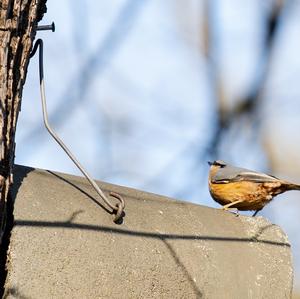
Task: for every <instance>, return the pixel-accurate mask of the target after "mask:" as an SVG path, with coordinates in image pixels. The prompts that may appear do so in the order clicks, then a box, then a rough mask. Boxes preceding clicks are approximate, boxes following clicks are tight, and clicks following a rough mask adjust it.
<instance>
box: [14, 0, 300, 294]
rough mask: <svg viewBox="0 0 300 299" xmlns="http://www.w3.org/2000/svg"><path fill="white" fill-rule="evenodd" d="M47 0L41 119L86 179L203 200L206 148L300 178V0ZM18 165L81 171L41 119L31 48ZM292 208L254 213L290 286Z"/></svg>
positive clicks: (298, 246) (299, 272)
mask: <svg viewBox="0 0 300 299" xmlns="http://www.w3.org/2000/svg"><path fill="white" fill-rule="evenodd" d="M47 6H48V12H47V14H46V15H45V17H44V19H43V21H42V22H41V23H42V24H48V23H51V22H52V21H54V22H55V24H56V32H55V33H51V32H39V33H38V37H41V38H43V39H44V43H45V50H44V60H45V82H46V94H47V100H48V110H49V118H50V122H51V124H52V126H53V127H54V128H55V129H56V131H57V132H58V134H59V136H60V137H61V138H62V139H63V140H64V142H65V143H66V144H67V145H68V146H69V147H70V149H71V150H72V151H73V153H74V154H75V156H77V157H78V158H79V160H80V161H81V163H82V164H83V165H84V166H85V167H86V169H87V170H88V171H89V172H90V173H91V174H92V175H93V177H95V178H97V179H100V180H104V181H107V182H110V183H115V184H120V185H125V186H129V187H133V188H138V189H143V190H145V191H149V192H154V193H159V194H162V195H167V196H171V197H175V198H178V199H181V200H186V201H191V202H194V203H198V204H202V205H208V206H212V207H218V205H217V204H216V203H215V202H214V201H213V200H212V199H211V197H210V195H209V193H208V188H207V173H208V165H207V161H208V160H215V159H222V160H225V161H227V162H230V163H232V164H234V165H236V166H241V167H246V168H250V169H255V170H258V171H264V172H268V173H272V174H274V175H276V176H279V177H282V178H285V179H289V180H291V181H294V182H298V183H300V134H299V129H300V117H299V113H300V84H299V78H300V58H299V53H300V38H299V37H300V1H299V0H290V1H288V0H282V1H280V0H264V1H261V0H248V1H240V0H186V1H180V0H166V1H159V0H152V1H149V0H148V1H147V0H114V1H92V0H77V1H71V0H68V1H67V0H65V1H60V0H51V1H48V4H47ZM16 163H18V164H23V165H27V166H33V167H39V168H46V169H51V170H56V171H61V172H66V173H73V174H76V175H81V174H80V173H79V172H78V171H77V169H76V167H75V166H74V165H73V164H72V162H71V161H70V160H69V159H68V157H67V156H66V155H65V153H64V152H63V151H62V150H61V149H60V147H59V146H58V145H57V144H56V143H55V141H54V140H53V139H52V138H51V137H50V135H49V134H48V133H47V131H46V129H45V128H44V126H43V122H42V113H41V105H40V96H39V85H38V65H37V56H36V57H34V58H33V59H32V60H31V62H30V66H29V71H28V75H27V81H26V85H25V89H24V92H23V103H22V111H21V114H20V116H19V123H18V130H17V150H16ZM246 214H247V213H246ZM299 214H300V193H299V192H296V191H293V192H288V193H285V194H284V195H280V196H278V197H277V198H276V199H275V200H274V201H273V202H272V203H271V204H269V205H268V206H267V207H266V208H265V209H264V210H263V211H262V212H260V215H263V216H265V217H267V218H269V219H270V221H271V222H273V223H275V224H278V225H280V226H281V227H282V228H283V229H284V231H285V232H286V233H287V234H288V236H289V240H290V242H291V244H292V251H293V258H294V265H295V282H294V285H295V286H294V288H295V292H298V293H299V291H300V234H299V233H298V227H299V225H300V217H299Z"/></svg>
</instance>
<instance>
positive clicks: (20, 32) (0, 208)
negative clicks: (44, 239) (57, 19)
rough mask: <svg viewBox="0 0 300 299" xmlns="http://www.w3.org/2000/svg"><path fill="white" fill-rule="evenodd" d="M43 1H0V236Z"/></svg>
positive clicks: (43, 7) (43, 9) (43, 10)
mask: <svg viewBox="0 0 300 299" xmlns="http://www.w3.org/2000/svg"><path fill="white" fill-rule="evenodd" d="M45 12H46V0H0V233H1V235H0V236H1V238H0V241H1V239H2V234H3V230H4V225H5V221H4V219H5V218H6V217H5V216H6V206H7V202H8V200H9V198H8V192H9V188H10V186H11V184H12V182H13V178H12V168H13V164H14V156H15V155H14V153H15V132H16V125H17V119H18V113H19V110H20V106H21V97H22V90H23V85H24V83H25V79H26V73H27V66H28V62H29V55H30V51H31V48H32V43H33V40H34V37H35V33H36V27H37V23H38V22H39V21H40V20H41V19H42V17H43V15H44V13H45Z"/></svg>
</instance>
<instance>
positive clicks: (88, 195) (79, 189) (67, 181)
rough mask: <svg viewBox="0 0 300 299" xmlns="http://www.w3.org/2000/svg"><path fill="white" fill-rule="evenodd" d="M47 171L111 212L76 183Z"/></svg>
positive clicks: (110, 212)
mask: <svg viewBox="0 0 300 299" xmlns="http://www.w3.org/2000/svg"><path fill="white" fill-rule="evenodd" d="M47 172H48V173H50V174H52V175H53V176H55V177H56V178H58V179H60V180H62V181H63V182H65V183H67V184H68V185H70V186H72V187H73V188H75V189H76V190H78V191H79V192H81V193H82V194H84V195H85V196H86V197H87V198H89V199H90V200H91V201H92V202H94V203H95V204H96V205H97V206H99V207H101V208H102V209H103V210H105V211H106V212H107V213H109V214H112V211H110V210H109V209H108V208H107V207H105V206H104V205H103V204H102V203H101V202H99V201H98V200H97V199H95V198H94V197H93V196H92V195H90V194H89V193H87V192H86V191H84V190H83V189H81V188H80V187H78V186H77V185H76V184H74V183H72V182H71V181H69V180H67V179H65V178H64V177H62V176H60V175H58V174H56V173H55V172H53V171H51V170H47Z"/></svg>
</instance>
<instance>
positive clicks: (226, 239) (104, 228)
mask: <svg viewBox="0 0 300 299" xmlns="http://www.w3.org/2000/svg"><path fill="white" fill-rule="evenodd" d="M15 225H17V226H30V227H49V228H68V229H82V230H90V231H99V232H103V233H108V234H123V235H127V236H132V237H143V238H153V239H166V240H175V239H178V240H195V241H196V240H203V241H223V242H256V243H263V244H267V245H273V246H287V247H290V246H291V245H290V244H289V243H287V242H277V241H270V240H265V239H259V237H260V235H261V234H262V232H263V231H264V230H265V229H268V228H269V227H270V225H267V226H266V228H262V229H260V230H259V231H258V232H256V233H255V234H254V235H253V237H249V238H237V237H226V236H208V235H202V236H201V235H182V234H166V233H157V232H155V233H154V232H144V231H134V230H126V229H119V228H114V227H110V226H100V225H99V226H97V225H91V224H82V223H72V222H70V221H53V222H52V221H32V220H22V219H20V220H16V221H15Z"/></svg>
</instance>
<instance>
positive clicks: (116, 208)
mask: <svg viewBox="0 0 300 299" xmlns="http://www.w3.org/2000/svg"><path fill="white" fill-rule="evenodd" d="M37 48H39V75H40V91H41V100H42V109H43V119H44V124H45V127H46V129H47V130H48V132H49V133H50V135H51V136H52V137H53V138H54V139H55V141H56V142H57V143H58V144H59V145H60V146H61V147H62V149H63V150H64V151H65V153H66V154H67V155H68V156H69V158H70V159H71V160H72V161H73V162H74V164H75V165H76V166H77V167H78V169H79V170H80V171H81V172H82V174H83V175H84V176H85V177H86V179H87V180H88V181H89V183H90V184H91V185H92V187H93V188H94V189H95V190H96V192H97V193H98V194H99V196H100V197H101V198H102V199H103V201H104V202H105V203H106V204H107V205H108V206H109V207H110V208H111V209H112V213H113V214H115V218H114V222H117V221H118V220H119V219H120V218H121V217H122V216H123V215H124V213H123V212H124V208H125V202H124V199H123V198H122V196H121V195H120V194H118V193H115V192H110V193H109V195H110V196H111V197H114V198H115V199H117V200H118V201H119V202H118V203H117V204H115V205H114V204H112V203H111V202H110V201H109V199H108V198H107V197H106V195H105V194H104V193H103V191H102V190H101V189H100V187H99V186H98V185H97V183H96V182H95V181H94V179H93V178H92V177H91V176H90V175H89V174H88V172H87V171H86V170H85V169H84V168H83V166H82V165H81V164H80V163H79V161H78V160H77V159H76V158H75V156H74V155H73V154H72V153H71V151H70V150H69V149H68V148H67V146H66V145H65V144H64V143H63V141H62V140H61V139H60V138H59V137H58V135H57V134H56V133H55V131H54V130H53V129H52V128H51V126H50V125H49V121H48V113H47V105H46V95H45V83H44V63H43V40H42V39H38V40H37V41H36V42H35V44H34V47H33V49H32V51H31V53H30V56H29V57H30V58H31V57H33V56H34V54H35V53H36V51H37Z"/></svg>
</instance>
